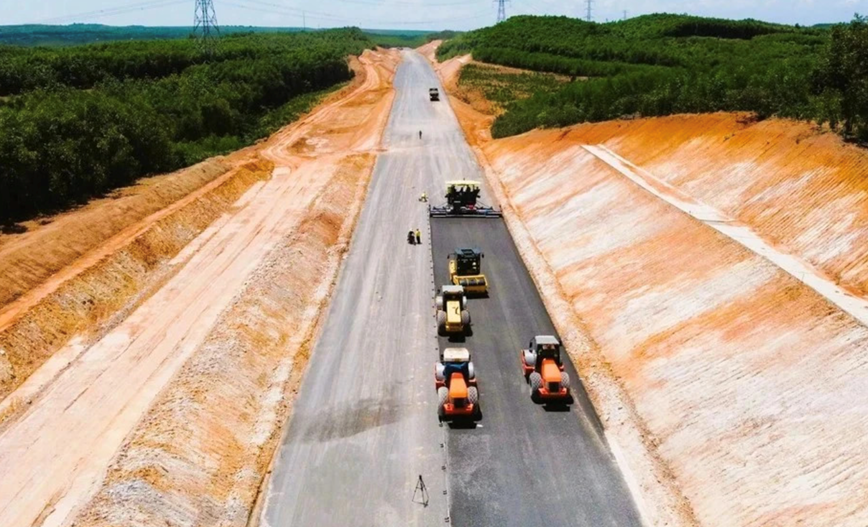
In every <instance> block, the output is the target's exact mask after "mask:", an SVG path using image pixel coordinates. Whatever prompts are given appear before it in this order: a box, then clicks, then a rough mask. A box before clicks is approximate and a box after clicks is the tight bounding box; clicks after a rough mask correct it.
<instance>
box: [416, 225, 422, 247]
mask: <svg viewBox="0 0 868 527" xmlns="http://www.w3.org/2000/svg"><path fill="white" fill-rule="evenodd" d="M420 243H422V233H421V232H419V229H416V245H419V244H420Z"/></svg>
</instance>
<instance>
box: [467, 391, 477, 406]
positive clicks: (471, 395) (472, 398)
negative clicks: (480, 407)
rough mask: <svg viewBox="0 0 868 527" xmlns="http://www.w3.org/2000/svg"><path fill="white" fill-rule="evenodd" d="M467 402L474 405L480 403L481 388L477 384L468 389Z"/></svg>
mask: <svg viewBox="0 0 868 527" xmlns="http://www.w3.org/2000/svg"><path fill="white" fill-rule="evenodd" d="M467 402H469V403H470V404H473V405H477V404H479V389H478V388H476V386H471V387H470V388H468V389H467Z"/></svg>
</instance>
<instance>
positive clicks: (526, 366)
mask: <svg viewBox="0 0 868 527" xmlns="http://www.w3.org/2000/svg"><path fill="white" fill-rule="evenodd" d="M521 369H522V372H523V373H524V377H525V380H527V382H528V384H529V385H530V397H531V399H532V400H533V401H534V402H537V403H539V402H542V403H565V404H569V403H571V402H572V396H571V394H570V376H569V374H567V372H565V371H564V364H563V362H561V343H560V342H559V341H558V339H556V338H555V337H552V336H550V335H538V336H536V337H534V338H533V339H532V340H531V341H530V344H529V345H528V348H527V349H523V350H521Z"/></svg>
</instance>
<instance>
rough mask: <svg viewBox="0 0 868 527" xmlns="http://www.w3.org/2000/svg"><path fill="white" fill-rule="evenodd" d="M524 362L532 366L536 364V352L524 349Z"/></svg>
mask: <svg viewBox="0 0 868 527" xmlns="http://www.w3.org/2000/svg"><path fill="white" fill-rule="evenodd" d="M524 364H525V365H526V366H528V367H530V368H533V367H534V365H536V354H535V353H534V352H532V351H528V350H524Z"/></svg>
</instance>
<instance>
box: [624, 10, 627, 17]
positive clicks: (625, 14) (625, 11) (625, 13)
mask: <svg viewBox="0 0 868 527" xmlns="http://www.w3.org/2000/svg"><path fill="white" fill-rule="evenodd" d="M624 20H627V10H626V9H625V10H624Z"/></svg>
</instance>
